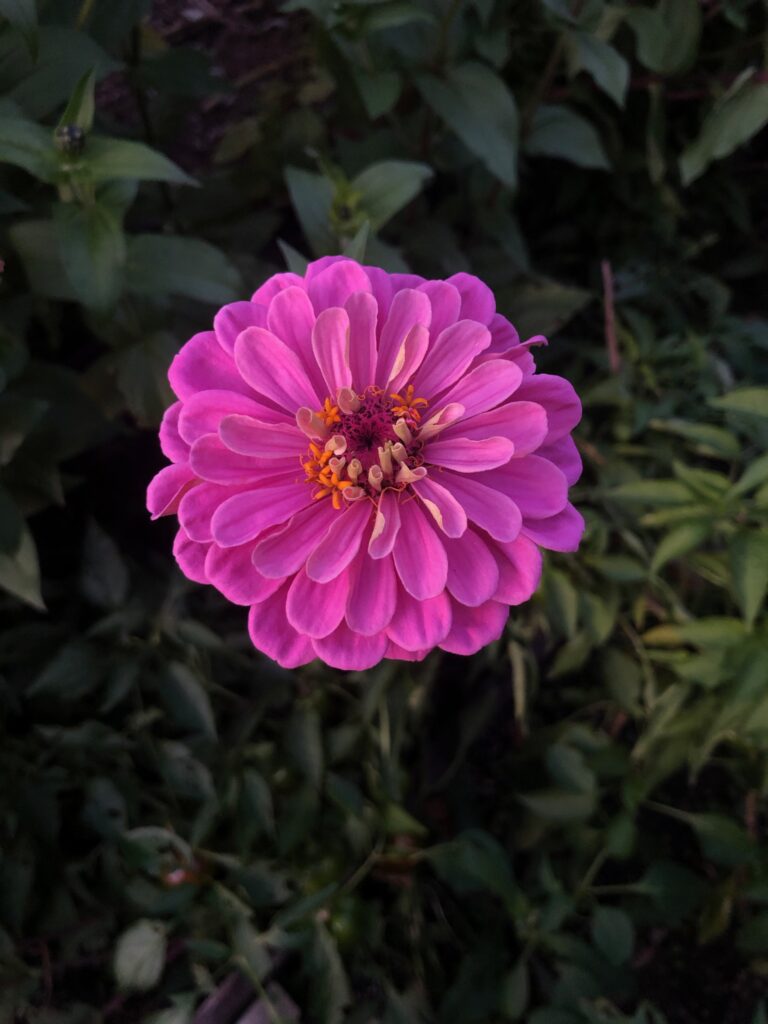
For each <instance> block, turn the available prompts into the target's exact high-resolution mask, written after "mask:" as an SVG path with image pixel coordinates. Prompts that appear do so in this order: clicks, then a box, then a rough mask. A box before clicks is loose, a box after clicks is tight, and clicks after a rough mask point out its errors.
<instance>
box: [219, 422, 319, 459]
mask: <svg viewBox="0 0 768 1024" xmlns="http://www.w3.org/2000/svg"><path fill="white" fill-rule="evenodd" d="M219 437H220V438H221V440H222V442H223V443H224V444H225V445H226V446H227V448H228V449H229V450H230V451H231V452H237V453H238V454H239V455H251V456H253V457H254V458H258V459H282V458H286V459H294V460H298V459H299V457H300V456H301V455H303V454H304V452H306V450H307V438H306V435H305V434H302V432H301V431H300V430H299V429H298V427H296V425H295V424H294V423H265V422H264V421H263V420H258V419H254V418H253V417H252V416H225V417H224V419H223V420H222V421H221V424H220V425H219Z"/></svg>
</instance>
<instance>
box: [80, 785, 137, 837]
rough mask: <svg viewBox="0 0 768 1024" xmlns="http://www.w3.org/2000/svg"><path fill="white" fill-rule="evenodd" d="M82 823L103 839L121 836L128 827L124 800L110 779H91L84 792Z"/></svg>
mask: <svg viewBox="0 0 768 1024" xmlns="http://www.w3.org/2000/svg"><path fill="white" fill-rule="evenodd" d="M83 821H84V822H85V823H86V824H87V825H89V826H90V827H91V828H92V829H93V830H94V831H95V832H98V834H99V835H100V836H102V837H103V838H105V839H112V838H114V837H115V836H118V835H121V834H122V833H123V832H124V831H125V829H126V828H127V827H128V812H127V808H126V804H125V798H124V797H123V795H122V793H121V792H120V790H119V789H118V788H117V786H115V784H114V782H112V780H111V779H108V778H104V777H97V778H95V779H91V780H90V781H89V783H88V786H87V788H86V792H85V805H84V806H83Z"/></svg>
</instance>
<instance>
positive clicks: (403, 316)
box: [375, 288, 432, 388]
mask: <svg viewBox="0 0 768 1024" xmlns="http://www.w3.org/2000/svg"><path fill="white" fill-rule="evenodd" d="M431 319H432V306H431V304H430V301H429V297H428V296H426V295H424V293H423V292H417V291H414V290H413V289H410V288H408V289H405V290H404V291H399V292H397V294H396V295H395V296H394V298H393V299H392V305H391V306H390V308H389V314H388V315H387V319H386V321H385V322H384V326H383V327H382V331H381V338H380V339H379V357H378V363H377V366H376V381H375V383H376V384H377V385H378V386H379V387H380V388H384V387H386V385H387V381H388V380H389V379H390V376H391V375H392V368H393V367H394V365H395V362H396V360H397V357H398V354H399V353H400V350H401V348H402V346H403V344H404V343H405V339H406V337H407V336H408V333H409V331H410V330H411V329H412V328H413V327H415V326H416V324H422V325H423V326H424V327H429V324H430V320H431Z"/></svg>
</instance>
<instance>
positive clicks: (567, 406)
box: [515, 373, 581, 444]
mask: <svg viewBox="0 0 768 1024" xmlns="http://www.w3.org/2000/svg"><path fill="white" fill-rule="evenodd" d="M515 397H516V398H519V399H520V400H521V401H522V400H524V401H527V402H537V403H538V404H539V405H543V406H544V408H545V409H546V411H547V419H548V421H549V433H548V434H547V444H551V443H552V442H553V441H557V440H559V439H560V438H561V437H563V436H564V435H565V434H570V432H571V431H572V430H573V428H574V427H575V426H576V425H577V424H578V422H579V420H580V419H581V402H580V401H579V396H578V395H577V394H576V392H575V391H574V390H573V385H572V384H570V383H569V382H568V381H567V380H565V379H564V378H563V377H555V376H553V375H552V374H548V373H537V374H536V375H535V376H533V377H526V378H525V380H524V381H523V383H522V384H521V385H520V387H519V389H518V391H517V395H516V396H515Z"/></svg>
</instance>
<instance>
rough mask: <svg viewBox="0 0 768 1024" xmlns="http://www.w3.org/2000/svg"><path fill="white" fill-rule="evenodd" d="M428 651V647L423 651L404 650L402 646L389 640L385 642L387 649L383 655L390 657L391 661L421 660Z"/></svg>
mask: <svg viewBox="0 0 768 1024" xmlns="http://www.w3.org/2000/svg"><path fill="white" fill-rule="evenodd" d="M429 653H430V652H429V649H427V650H423V651H406V650H405V648H404V647H400V646H399V645H398V644H396V643H394V642H393V641H392V640H390V641H389V643H388V644H387V650H386V653H385V654H384V657H385V658H390V659H391V660H392V661H423V660H424V659H425V658H426V656H427V655H428V654H429Z"/></svg>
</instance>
